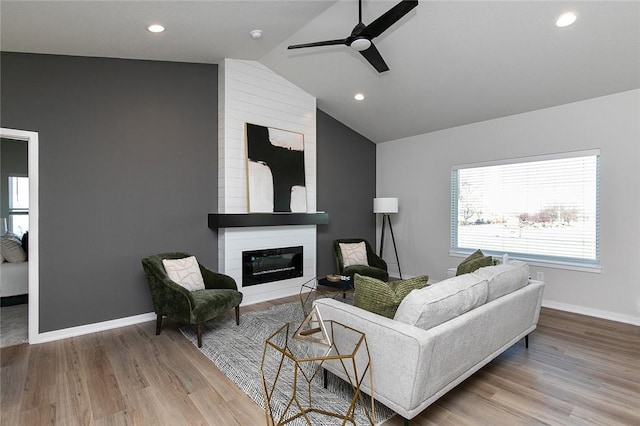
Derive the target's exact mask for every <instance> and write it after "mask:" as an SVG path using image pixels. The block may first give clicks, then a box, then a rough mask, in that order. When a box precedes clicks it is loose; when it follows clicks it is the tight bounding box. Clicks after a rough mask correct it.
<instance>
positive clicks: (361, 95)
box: [353, 93, 364, 101]
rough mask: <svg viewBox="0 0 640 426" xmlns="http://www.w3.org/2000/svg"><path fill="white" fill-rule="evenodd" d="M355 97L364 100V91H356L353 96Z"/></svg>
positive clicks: (357, 99)
mask: <svg viewBox="0 0 640 426" xmlns="http://www.w3.org/2000/svg"><path fill="white" fill-rule="evenodd" d="M353 99H355V100H356V101H363V100H364V95H363V94H362V93H356V94H355V95H354V96H353Z"/></svg>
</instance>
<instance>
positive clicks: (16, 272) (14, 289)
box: [0, 262, 29, 297]
mask: <svg viewBox="0 0 640 426" xmlns="http://www.w3.org/2000/svg"><path fill="white" fill-rule="evenodd" d="M27 293H29V262H20V263H9V262H3V263H2V264H0V297H7V296H17V295H20V294H27Z"/></svg>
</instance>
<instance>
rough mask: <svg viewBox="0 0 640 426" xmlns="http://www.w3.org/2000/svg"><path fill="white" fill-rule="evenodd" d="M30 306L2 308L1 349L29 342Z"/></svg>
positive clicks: (0, 323)
mask: <svg viewBox="0 0 640 426" xmlns="http://www.w3.org/2000/svg"><path fill="white" fill-rule="evenodd" d="M28 320H29V305H28V304H26V303H25V304H22V305H14V306H3V307H1V308H0V348H4V347H6V346H13V345H19V344H22V343H28V342H29V334H28V333H29V331H28V330H29V327H28Z"/></svg>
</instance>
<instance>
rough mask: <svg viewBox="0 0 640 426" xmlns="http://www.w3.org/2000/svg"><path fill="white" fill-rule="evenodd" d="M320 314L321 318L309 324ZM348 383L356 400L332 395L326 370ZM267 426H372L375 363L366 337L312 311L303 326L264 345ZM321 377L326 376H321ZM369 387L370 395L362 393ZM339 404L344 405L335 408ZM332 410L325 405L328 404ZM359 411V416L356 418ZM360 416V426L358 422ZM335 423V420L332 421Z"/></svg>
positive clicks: (285, 329)
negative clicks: (364, 385)
mask: <svg viewBox="0 0 640 426" xmlns="http://www.w3.org/2000/svg"><path fill="white" fill-rule="evenodd" d="M314 314H316V318H315V319H312V320H311V321H309V318H310V317H313V316H314ZM329 365H331V367H332V369H334V371H339V372H340V373H341V374H340V375H341V376H344V377H342V379H345V383H346V385H347V387H348V388H349V389H350V391H351V393H352V397H351V398H350V399H348V398H344V397H343V398H336V397H335V395H328V394H327V393H328V392H329V393H330V391H328V390H327V389H326V383H327V376H326V370H325V367H327V366H329ZM260 372H261V375H262V387H263V395H264V405H265V413H266V417H267V425H269V426H279V425H286V424H289V423H291V422H295V421H296V420H297V419H300V420H299V422H298V423H297V424H300V422H302V424H307V425H314V424H316V425H323V424H336V425H337V424H341V425H346V424H351V425H356V424H363V423H364V422H366V423H368V424H371V425H373V424H374V421H373V419H374V418H375V417H374V399H373V382H372V380H373V378H372V375H371V358H370V355H369V348H368V345H367V339H366V336H365V335H364V333H362V332H360V331H358V330H355V329H353V328H351V327H348V326H346V325H344V324H341V323H338V322H335V321H323V320H322V319H321V318H320V316H319V314H317V309H313V310H312V312H311V314H310V315H309V316H307V318H306V319H305V321H303V323H302V324H301V325H299V324H296V323H286V324H284V325H283V326H282V327H280V328H279V329H278V330H276V331H275V332H274V333H273V334H272V335H271V336H269V337H268V338H267V339H266V341H265V346H264V352H263V356H262V362H261V366H260ZM321 373H322V374H321ZM367 378H368V381H369V383H368V384H369V386H370V389H372V392H371V395H370V396H369V397H367V395H366V394H364V393H362V392H361V390H360V389H361V384H362V382H363V380H365V379H367ZM336 400H339V402H336ZM327 401H330V402H331V406H330V407H327V406H324V404H325V403H326V404H329V402H327ZM356 411H357V413H356ZM356 416H359V418H360V423H357V422H356ZM330 419H332V420H330Z"/></svg>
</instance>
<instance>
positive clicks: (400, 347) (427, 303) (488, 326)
mask: <svg viewBox="0 0 640 426" xmlns="http://www.w3.org/2000/svg"><path fill="white" fill-rule="evenodd" d="M544 285H545V284H544V283H543V282H541V281H534V280H530V279H529V267H528V265H527V264H526V263H524V262H517V261H511V262H509V263H508V264H505V265H496V266H489V267H485V268H481V269H479V270H477V271H476V272H473V273H471V274H465V275H460V276H458V277H453V278H449V279H447V280H445V281H441V282H439V283H436V284H434V285H431V286H428V287H425V288H423V289H420V290H413V291H412V292H411V293H410V294H409V295H408V296H407V297H406V298H405V299H404V300H403V301H402V303H401V304H400V306H399V308H398V311H397V312H396V314H395V317H394V318H393V319H390V318H386V317H383V316H380V315H377V314H374V313H371V312H368V311H365V310H363V309H360V308H357V307H354V306H351V305H349V304H346V303H342V302H340V301H339V300H333V299H318V300H317V301H316V302H315V305H316V306H317V307H318V309H319V311H320V313H321V316H322V318H323V320H333V321H337V322H340V323H342V324H346V325H348V326H350V327H353V328H355V329H356V330H359V331H362V332H364V333H365V334H366V338H367V342H368V346H369V351H370V355H371V365H372V375H373V384H374V386H373V389H374V398H375V399H376V400H378V401H380V402H381V403H383V404H384V405H386V406H387V407H389V408H391V409H392V410H394V411H395V412H396V413H398V414H399V415H401V416H403V417H404V419H405V424H408V420H409V419H412V418H413V417H415V416H416V415H418V414H419V413H420V412H421V411H423V410H424V409H425V408H427V407H428V406H429V405H430V404H432V403H433V402H435V401H436V400H437V399H438V398H440V397H441V396H442V395H444V394H445V393H446V392H448V391H449V390H450V389H452V388H453V387H455V386H456V385H457V384H459V383H460V382H462V381H463V380H465V379H466V378H467V377H469V376H470V375H472V374H473V373H474V372H476V371H477V370H479V369H480V368H481V367H483V366H484V365H485V364H487V363H488V362H490V361H491V360H493V359H494V358H495V357H497V356H498V355H500V354H501V353H502V352H503V351H505V350H506V349H507V348H509V347H510V346H512V345H513V344H514V343H516V342H518V341H519V340H521V339H522V338H525V337H528V334H529V333H531V332H532V331H533V330H535V328H536V324H537V322H538V317H539V314H540V304H541V302H542V293H543V290H544ZM438 322H442V323H440V324H437V325H436V324H435V323H438ZM527 343H528V340H527ZM326 368H327V369H328V370H329V371H331V372H332V373H334V374H337V375H338V376H341V375H342V374H341V373H340V369H339V368H335V367H333V366H332V365H331V364H327V365H326ZM343 378H344V377H343ZM362 388H363V390H364V391H365V392H366V393H368V394H370V393H371V384H370V383H369V380H367V379H365V381H364V383H363V386H362Z"/></svg>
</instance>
